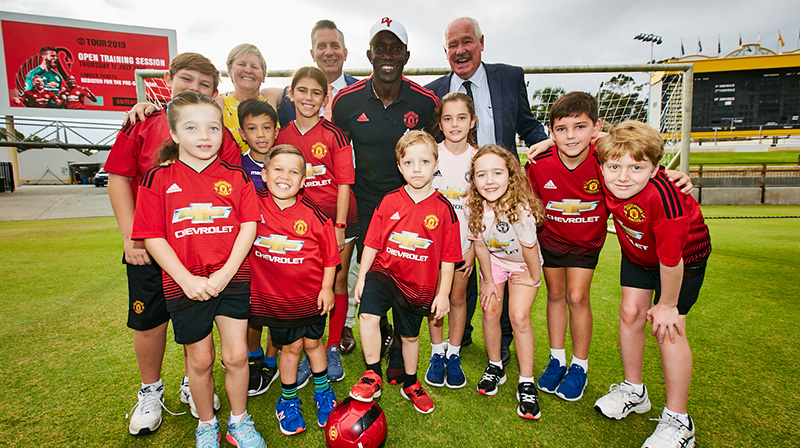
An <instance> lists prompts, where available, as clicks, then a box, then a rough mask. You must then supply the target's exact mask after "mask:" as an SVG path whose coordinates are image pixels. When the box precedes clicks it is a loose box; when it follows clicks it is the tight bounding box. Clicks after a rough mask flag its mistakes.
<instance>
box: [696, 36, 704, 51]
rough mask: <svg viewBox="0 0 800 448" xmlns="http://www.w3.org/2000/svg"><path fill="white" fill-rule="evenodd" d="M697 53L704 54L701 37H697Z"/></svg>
mask: <svg viewBox="0 0 800 448" xmlns="http://www.w3.org/2000/svg"><path fill="white" fill-rule="evenodd" d="M697 52H698V53H702V52H703V44H702V43H701V42H700V36H697Z"/></svg>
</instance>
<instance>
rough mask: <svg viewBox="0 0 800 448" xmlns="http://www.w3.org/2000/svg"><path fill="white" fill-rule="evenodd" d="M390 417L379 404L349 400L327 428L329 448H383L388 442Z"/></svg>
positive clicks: (338, 406) (337, 408) (336, 410)
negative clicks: (387, 419)
mask: <svg viewBox="0 0 800 448" xmlns="http://www.w3.org/2000/svg"><path fill="white" fill-rule="evenodd" d="M386 431H387V426H386V415H385V414H384V413H383V409H381V407H380V406H378V403H375V402H374V401H373V402H370V403H363V402H361V401H357V400H353V399H352V398H350V397H347V398H345V399H344V400H342V401H340V402H339V403H337V404H336V406H334V408H333V411H331V415H330V416H329V417H328V423H327V424H326V425H325V444H326V445H327V446H328V448H379V447H382V446H384V444H385V443H386Z"/></svg>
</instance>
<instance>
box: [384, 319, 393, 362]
mask: <svg viewBox="0 0 800 448" xmlns="http://www.w3.org/2000/svg"><path fill="white" fill-rule="evenodd" d="M382 323H383V324H385V325H381V342H382V344H381V359H383V358H384V357H385V356H386V352H387V350H389V347H390V346H391V345H392V343H393V342H394V329H393V328H392V324H390V323H389V322H388V321H386V322H382Z"/></svg>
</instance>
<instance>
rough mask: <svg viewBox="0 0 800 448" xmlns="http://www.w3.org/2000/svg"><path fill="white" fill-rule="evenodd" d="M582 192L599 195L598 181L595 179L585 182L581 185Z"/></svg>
mask: <svg viewBox="0 0 800 448" xmlns="http://www.w3.org/2000/svg"><path fill="white" fill-rule="evenodd" d="M583 191H585V192H587V193H589V194H597V193H600V180H599V179H597V178H594V179H589V180H587V181H586V182H584V183H583Z"/></svg>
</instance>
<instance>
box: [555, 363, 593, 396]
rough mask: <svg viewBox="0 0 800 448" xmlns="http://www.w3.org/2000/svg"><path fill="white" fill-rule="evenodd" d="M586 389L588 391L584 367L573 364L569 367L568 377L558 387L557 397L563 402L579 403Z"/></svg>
mask: <svg viewBox="0 0 800 448" xmlns="http://www.w3.org/2000/svg"><path fill="white" fill-rule="evenodd" d="M584 389H586V371H585V370H583V367H581V366H579V365H577V364H573V365H571V366H569V371H568V372H567V375H566V376H565V377H564V379H563V380H561V384H559V385H558V389H556V395H557V396H558V398H561V399H562V400H567V401H578V400H580V399H581V397H582V396H583V390H584Z"/></svg>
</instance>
